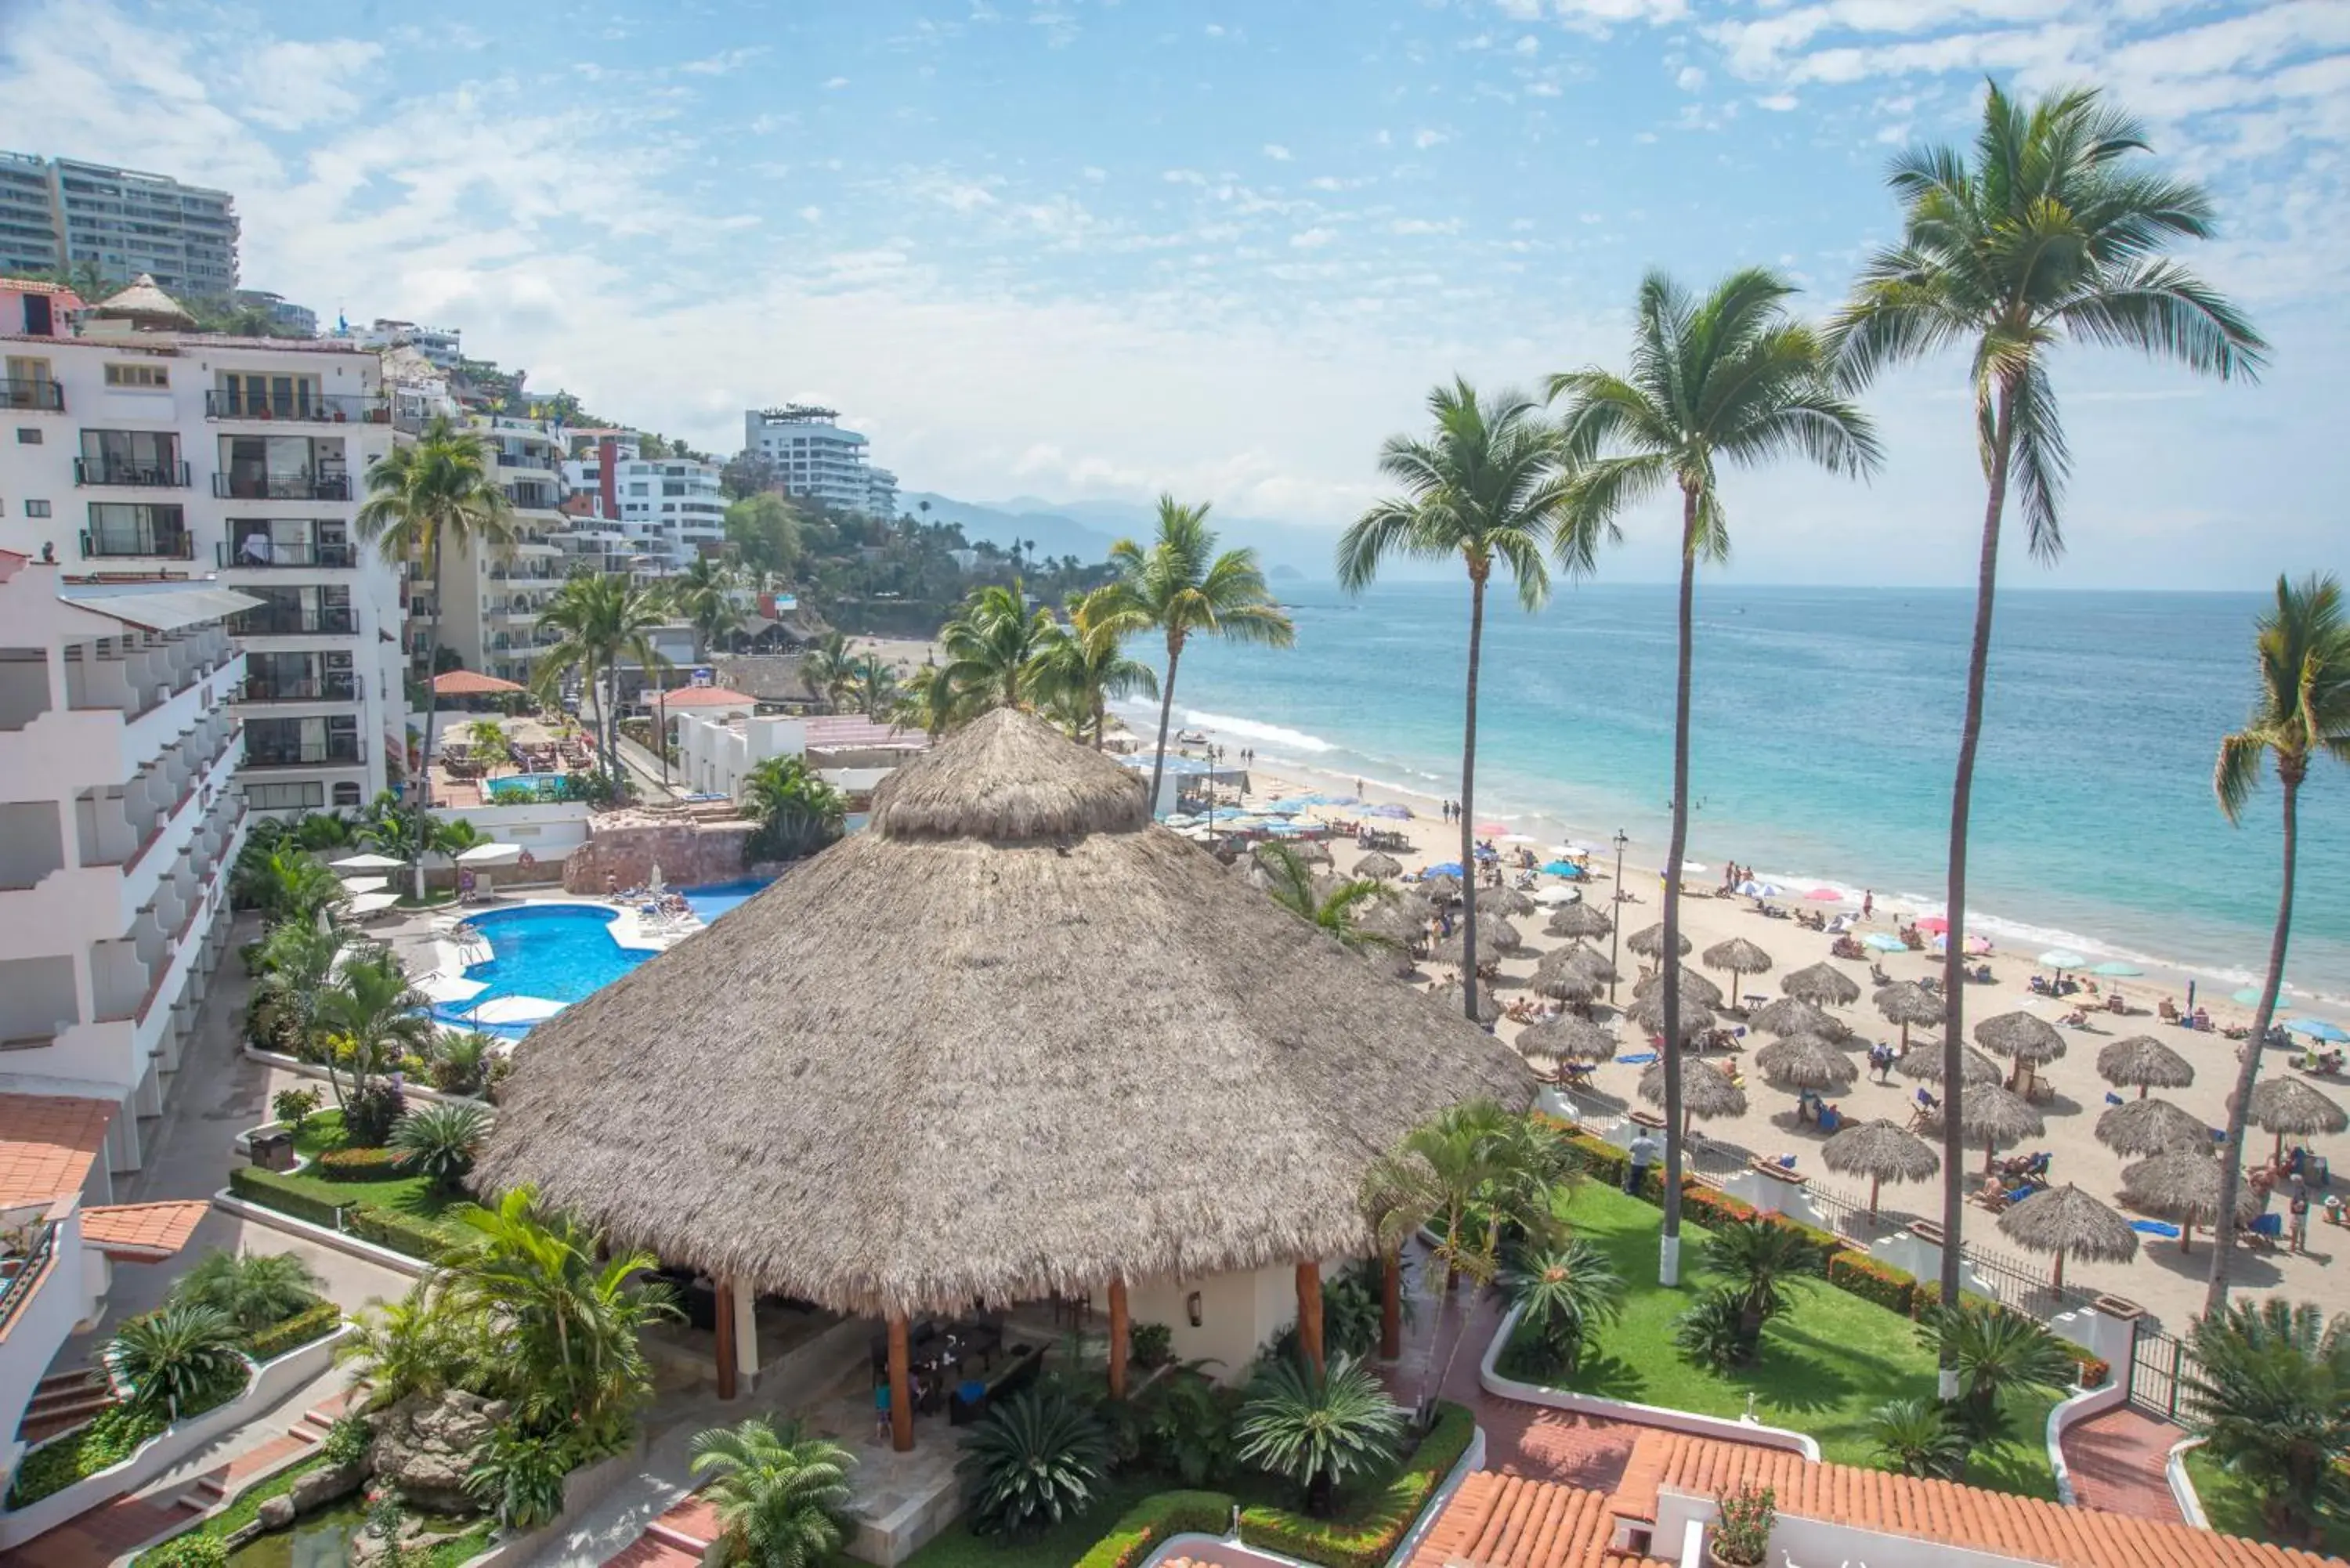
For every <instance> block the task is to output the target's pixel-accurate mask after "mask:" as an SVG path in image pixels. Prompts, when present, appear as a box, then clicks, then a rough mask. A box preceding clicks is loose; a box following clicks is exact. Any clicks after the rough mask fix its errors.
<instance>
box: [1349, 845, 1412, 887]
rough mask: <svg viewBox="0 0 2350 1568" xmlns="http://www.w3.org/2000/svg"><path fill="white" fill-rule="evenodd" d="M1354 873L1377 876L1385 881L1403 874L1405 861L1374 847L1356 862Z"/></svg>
mask: <svg viewBox="0 0 2350 1568" xmlns="http://www.w3.org/2000/svg"><path fill="white" fill-rule="evenodd" d="M1354 874H1355V875H1356V876H1357V877H1377V878H1378V879H1379V880H1380V881H1382V882H1385V881H1388V880H1390V879H1391V878H1393V877H1400V876H1402V875H1403V862H1402V861H1400V860H1399V859H1397V858H1396V857H1394V856H1392V855H1382V854H1381V853H1379V852H1378V850H1376V849H1374V850H1373V851H1371V852H1370V853H1369V854H1368V855H1366V856H1364V857H1362V858H1361V859H1360V860H1357V861H1356V862H1355V873H1354Z"/></svg>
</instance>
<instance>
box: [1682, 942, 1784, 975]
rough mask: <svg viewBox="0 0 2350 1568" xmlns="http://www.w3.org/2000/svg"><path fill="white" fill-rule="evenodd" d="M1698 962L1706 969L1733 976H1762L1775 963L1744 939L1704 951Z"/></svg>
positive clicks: (1724, 943) (1719, 944)
mask: <svg viewBox="0 0 2350 1568" xmlns="http://www.w3.org/2000/svg"><path fill="white" fill-rule="evenodd" d="M1698 961H1699V962H1700V963H1701V964H1703V965H1705V967H1706V968H1708V969H1726V970H1729V971H1731V972H1732V973H1735V974H1764V973H1768V972H1769V971H1770V970H1771V969H1772V967H1773V965H1774V963H1775V962H1776V961H1775V960H1773V958H1772V957H1771V955H1770V954H1769V953H1766V952H1764V951H1763V950H1762V949H1761V948H1759V947H1756V946H1755V945H1754V944H1753V943H1752V942H1750V941H1748V940H1746V939H1745V938H1744V937H1732V938H1731V939H1730V940H1728V941H1726V942H1716V943H1714V944H1713V946H1711V947H1710V948H1708V949H1706V950H1705V951H1704V952H1702V953H1700V954H1699V955H1698Z"/></svg>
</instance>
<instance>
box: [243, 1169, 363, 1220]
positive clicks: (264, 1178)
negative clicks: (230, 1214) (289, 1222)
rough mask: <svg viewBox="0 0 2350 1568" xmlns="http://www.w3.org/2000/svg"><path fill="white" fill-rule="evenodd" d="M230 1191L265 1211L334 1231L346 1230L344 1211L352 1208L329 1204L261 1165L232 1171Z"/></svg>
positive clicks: (346, 1204)
mask: <svg viewBox="0 0 2350 1568" xmlns="http://www.w3.org/2000/svg"><path fill="white" fill-rule="evenodd" d="M228 1189H229V1190H230V1191H231V1192H234V1193H235V1194H236V1195H237V1196H238V1197H239V1198H242V1199H244V1200H245V1201H246V1202H248V1203H258V1204H260V1205H261V1206H262V1207H263V1208H265V1209H275V1210H277V1211H278V1212H279V1213H281V1214H291V1215H292V1216H294V1218H296V1220H309V1221H310V1222H311V1223H312V1224H313V1225H324V1226H327V1227H328V1229H330V1230H340V1229H342V1218H341V1216H342V1213H343V1210H346V1209H348V1208H349V1207H350V1205H349V1204H348V1203H332V1202H329V1201H328V1200H327V1199H324V1198H320V1197H318V1196H317V1195H316V1194H315V1193H312V1192H310V1191H308V1190H307V1189H304V1188H302V1187H299V1186H297V1185H296V1184H295V1183H293V1182H291V1181H288V1180H286V1178H284V1177H283V1176H280V1175H279V1174H278V1173H277V1172H276V1171H274V1170H264V1169H262V1168H261V1167H259V1166H257V1165H237V1166H232V1167H230V1168H229V1173H228Z"/></svg>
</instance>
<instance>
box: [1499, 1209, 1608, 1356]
mask: <svg viewBox="0 0 2350 1568" xmlns="http://www.w3.org/2000/svg"><path fill="white" fill-rule="evenodd" d="M1503 1289H1504V1290H1506V1291H1507V1292H1508V1293H1509V1298H1510V1304H1511V1305H1512V1306H1513V1307H1515V1308H1517V1309H1518V1321H1519V1323H1520V1324H1523V1325H1524V1326H1525V1327H1526V1328H1527V1329H1528V1330H1530V1331H1531V1332H1532V1333H1533V1334H1534V1337H1535V1340H1536V1342H1537V1343H1538V1344H1539V1345H1541V1346H1542V1348H1543V1354H1544V1356H1545V1357H1546V1358H1547V1360H1548V1362H1549V1364H1550V1365H1549V1370H1551V1371H1553V1372H1573V1371H1574V1370H1575V1364H1576V1363H1577V1362H1578V1361H1580V1360H1581V1359H1582V1357H1583V1341H1584V1336H1585V1335H1586V1334H1589V1333H1590V1331H1591V1330H1592V1329H1593V1328H1594V1327H1596V1326H1597V1325H1598V1324H1603V1323H1613V1322H1615V1321H1616V1320H1617V1318H1618V1317H1620V1316H1621V1315H1623V1311H1624V1276H1623V1275H1621V1274H1619V1273H1617V1272H1616V1268H1615V1265H1614V1264H1612V1263H1610V1262H1608V1261H1607V1253H1605V1252H1603V1251H1600V1250H1599V1249H1598V1248H1596V1247H1595V1246H1593V1245H1591V1243H1589V1242H1588V1241H1564V1242H1561V1243H1560V1244H1559V1245H1557V1246H1555V1247H1549V1248H1544V1249H1542V1250H1540V1251H1533V1252H1530V1253H1528V1254H1527V1256H1526V1257H1525V1258H1524V1259H1523V1261H1522V1262H1520V1263H1519V1265H1518V1267H1516V1268H1515V1269H1513V1270H1511V1271H1510V1272H1507V1273H1506V1274H1504V1275H1503Z"/></svg>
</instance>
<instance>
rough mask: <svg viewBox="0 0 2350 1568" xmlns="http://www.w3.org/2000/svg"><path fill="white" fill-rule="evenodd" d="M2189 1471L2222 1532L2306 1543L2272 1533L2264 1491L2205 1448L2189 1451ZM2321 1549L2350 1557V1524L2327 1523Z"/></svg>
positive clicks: (2206, 1511) (2207, 1512)
mask: <svg viewBox="0 0 2350 1568" xmlns="http://www.w3.org/2000/svg"><path fill="white" fill-rule="evenodd" d="M2187 1474H2188V1477H2189V1479H2190V1480H2193V1481H2194V1482H2195V1495H2196V1496H2197V1497H2198V1498H2199V1499H2200V1500H2201V1501H2202V1503H2203V1514H2204V1517H2205V1518H2207V1519H2209V1520H2210V1521H2211V1528H2212V1529H2214V1530H2216V1531H2218V1532H2220V1533H2221V1534H2222V1535H2243V1536H2249V1537H2251V1539H2252V1540H2254V1541H2269V1542H2275V1544H2277V1545H2279V1546H2284V1545H2293V1546H2301V1545H2303V1544H2304V1543H2303V1542H2298V1541H2295V1542H2284V1541H2278V1540H2277V1539H2276V1537H2275V1536H2273V1535H2272V1534H2270V1533H2269V1527H2268V1524H2267V1522H2266V1521H2264V1520H2262V1517H2261V1499H2260V1494H2259V1493H2258V1492H2257V1491H2255V1490H2253V1489H2252V1488H2251V1485H2250V1484H2249V1483H2247V1482H2245V1481H2241V1480H2238V1479H2237V1478H2236V1477H2234V1476H2231V1475H2230V1474H2229V1473H2228V1472H2227V1471H2226V1470H2223V1469H2220V1463H2219V1461H2218V1460H2217V1459H2211V1458H2210V1457H2209V1456H2208V1455H2207V1454H2206V1452H2205V1451H2204V1450H2203V1449H2199V1448H2196V1449H2188V1450H2187ZM2318 1550H2319V1551H2321V1552H2325V1553H2327V1554H2328V1555H2330V1556H2334V1557H2350V1525H2345V1524H2339V1523H2336V1524H2330V1525H2328V1526H2326V1527H2325V1528H2324V1532H2323V1533H2322V1536H2321V1538H2320V1544H2319V1547H2318Z"/></svg>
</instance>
